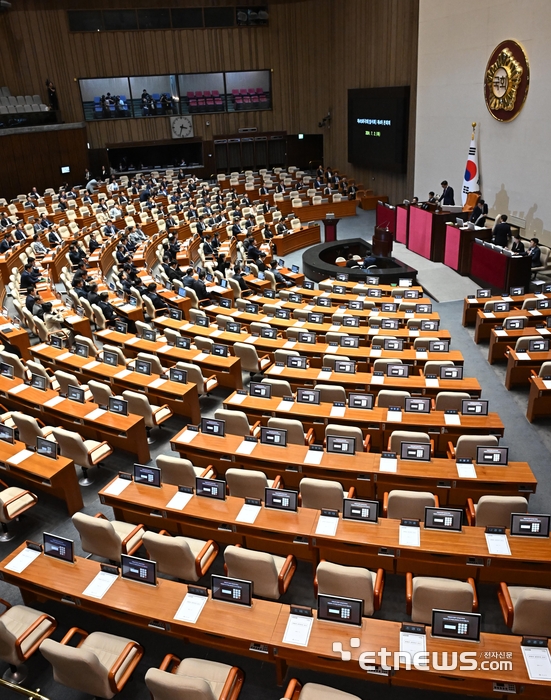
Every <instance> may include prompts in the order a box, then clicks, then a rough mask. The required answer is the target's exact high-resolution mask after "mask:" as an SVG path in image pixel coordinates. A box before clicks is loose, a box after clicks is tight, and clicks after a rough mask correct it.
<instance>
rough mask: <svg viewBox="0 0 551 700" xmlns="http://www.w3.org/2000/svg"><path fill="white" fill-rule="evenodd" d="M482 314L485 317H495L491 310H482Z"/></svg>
mask: <svg viewBox="0 0 551 700" xmlns="http://www.w3.org/2000/svg"><path fill="white" fill-rule="evenodd" d="M482 315H483V316H484V317H485V318H495V317H496V315H495V314H494V312H493V311H483V312H482Z"/></svg>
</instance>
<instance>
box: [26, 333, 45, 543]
mask: <svg viewBox="0 0 551 700" xmlns="http://www.w3.org/2000/svg"><path fill="white" fill-rule="evenodd" d="M47 347H49V346H48V344H47V343H38V345H35V346H34V347H33V351H35V350H36V351H38V350H44V348H47ZM21 553H23V552H21Z"/></svg>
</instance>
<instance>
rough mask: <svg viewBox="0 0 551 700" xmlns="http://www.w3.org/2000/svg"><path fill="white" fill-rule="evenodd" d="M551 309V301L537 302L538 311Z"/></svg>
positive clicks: (541, 300) (540, 300)
mask: <svg viewBox="0 0 551 700" xmlns="http://www.w3.org/2000/svg"><path fill="white" fill-rule="evenodd" d="M549 308H551V299H538V300H537V302H536V309H549Z"/></svg>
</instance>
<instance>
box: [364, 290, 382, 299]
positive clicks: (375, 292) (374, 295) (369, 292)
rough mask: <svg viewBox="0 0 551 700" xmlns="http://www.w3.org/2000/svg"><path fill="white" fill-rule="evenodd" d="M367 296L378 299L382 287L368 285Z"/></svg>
mask: <svg viewBox="0 0 551 700" xmlns="http://www.w3.org/2000/svg"><path fill="white" fill-rule="evenodd" d="M367 296H368V297H372V298H373V299H380V298H381V297H382V296H383V291H382V289H376V288H374V287H369V288H368V290H367Z"/></svg>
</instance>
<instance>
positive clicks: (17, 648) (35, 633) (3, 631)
mask: <svg viewBox="0 0 551 700" xmlns="http://www.w3.org/2000/svg"><path fill="white" fill-rule="evenodd" d="M0 604H2V605H3V606H5V608H6V609H5V610H4V612H3V613H2V615H1V616H0V659H2V661H4V662H5V663H7V664H9V665H10V667H9V669H8V670H7V671H6V672H5V673H4V675H3V678H4V680H5V681H8V682H10V683H14V684H16V685H19V684H20V683H23V681H24V680H25V678H26V677H27V669H26V667H25V666H24V663H25V661H27V659H29V658H30V657H31V656H32V655H33V654H34V652H35V651H36V650H37V649H38V647H39V646H40V644H41V643H42V642H43V641H44V640H45V639H46V638H47V637H49V636H50V635H51V634H52V632H53V631H54V630H55V628H56V627H57V622H56V621H55V620H54V618H53V617H50V615H45V614H44V613H42V612H40V610H33V608H28V607H27V606H26V605H14V606H11V605H10V604H9V603H8V602H7V601H5V600H3V599H2V598H0Z"/></svg>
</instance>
